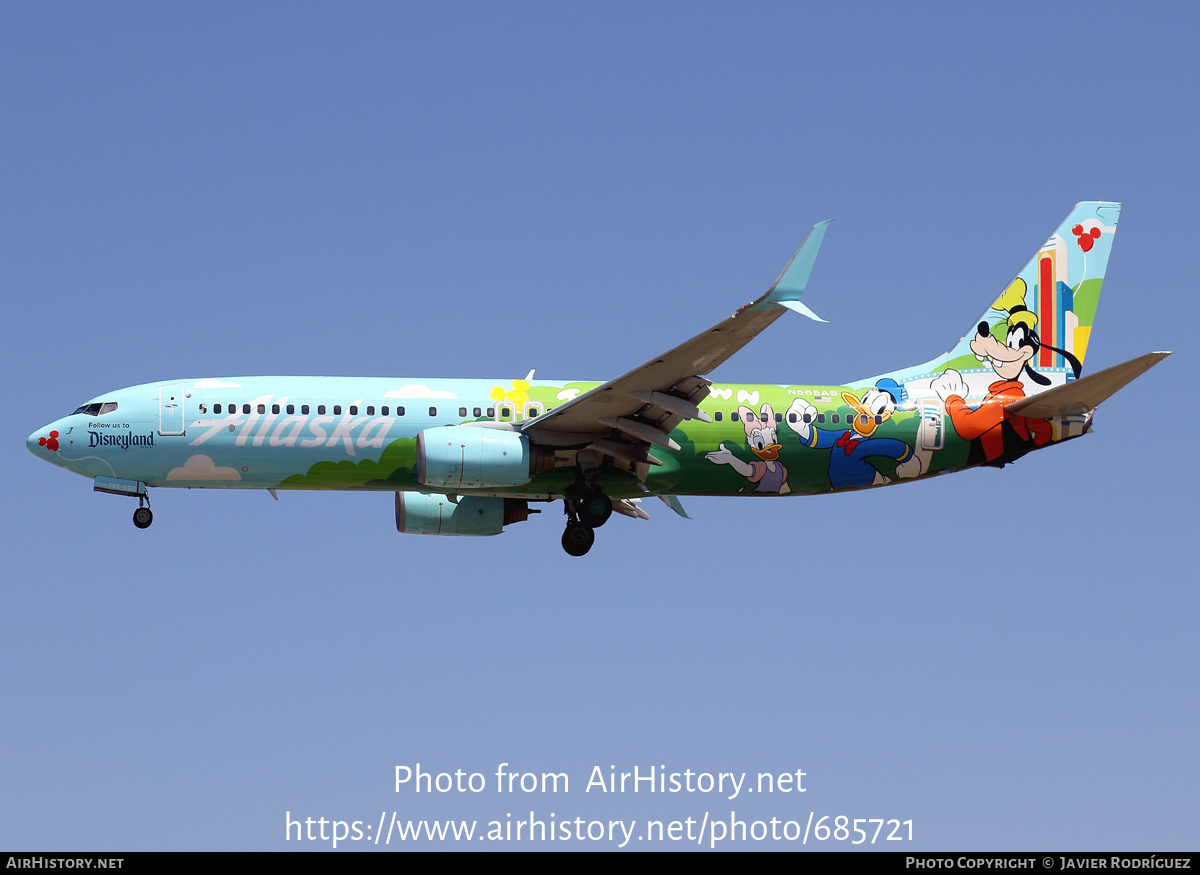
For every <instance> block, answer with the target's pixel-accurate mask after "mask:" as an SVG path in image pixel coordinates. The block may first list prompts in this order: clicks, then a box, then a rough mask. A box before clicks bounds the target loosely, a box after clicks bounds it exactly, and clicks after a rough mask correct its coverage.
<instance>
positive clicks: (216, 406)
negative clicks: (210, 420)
mask: <svg viewBox="0 0 1200 875" xmlns="http://www.w3.org/2000/svg"><path fill="white" fill-rule="evenodd" d="M220 412H221V405H220V404H214V405H213V413H220Z"/></svg>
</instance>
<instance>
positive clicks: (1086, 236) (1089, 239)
mask: <svg viewBox="0 0 1200 875" xmlns="http://www.w3.org/2000/svg"><path fill="white" fill-rule="evenodd" d="M1071 233H1072V234H1074V235H1075V236H1076V238H1078V239H1076V241H1075V242H1076V243H1078V244H1079V248H1080V249H1082V250H1083V251H1084V252H1091V250H1092V246H1093V244H1095V242H1096V241H1097V240H1099V239H1100V229H1099V228H1092V229H1091V230H1090V231H1084V230H1083V225H1076V226H1075V227H1074V228H1072V229H1071Z"/></svg>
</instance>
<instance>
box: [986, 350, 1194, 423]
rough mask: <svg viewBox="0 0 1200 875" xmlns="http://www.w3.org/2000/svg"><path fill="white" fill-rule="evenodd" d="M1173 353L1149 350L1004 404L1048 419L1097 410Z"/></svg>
mask: <svg viewBox="0 0 1200 875" xmlns="http://www.w3.org/2000/svg"><path fill="white" fill-rule="evenodd" d="M1170 354H1171V353H1169V352H1149V353H1146V354H1145V355H1143V356H1139V357H1138V358H1135V359H1131V360H1130V361H1127V362H1125V363H1124V364H1120V365H1113V367H1111V368H1105V369H1104V370H1102V371H1097V372H1096V373H1094V374H1089V375H1088V376H1086V377H1082V378H1080V379H1078V380H1072V381H1071V382H1070V383H1067V384H1066V385H1064V386H1056V387H1055V388H1053V389H1049V390H1047V391H1045V392H1041V393H1039V394H1037V395H1034V396H1033V397H1031V398H1022V399H1021V400H1019V401H1014V402H1013V403H1012V404H1008V405H1006V406H1005V408H1004V409H1005V410H1007V411H1008V412H1009V413H1019V414H1021V416H1034V417H1039V418H1042V419H1048V418H1050V417H1053V416H1072V415H1075V414H1079V413H1087V412H1088V411H1090V410H1095V409H1096V408H1097V407H1099V406H1100V402H1102V401H1104V400H1105V399H1106V398H1108V397H1109V396H1110V395H1112V394H1114V393H1115V392H1116V391H1117V390H1118V389H1121V388H1124V386H1125V385H1126V384H1127V383H1130V382H1132V381H1133V380H1134V379H1136V378H1137V377H1140V376H1141V375H1142V374H1144V373H1146V371H1148V370H1150V369H1151V368H1152V367H1154V366H1155V365H1156V364H1158V363H1159V362H1161V361H1162V360H1163V359H1165V358H1166V357H1167V356H1169V355H1170Z"/></svg>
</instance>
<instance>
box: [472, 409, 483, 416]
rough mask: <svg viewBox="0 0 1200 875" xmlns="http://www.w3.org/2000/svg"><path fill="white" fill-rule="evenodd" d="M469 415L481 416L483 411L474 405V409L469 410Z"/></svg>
mask: <svg viewBox="0 0 1200 875" xmlns="http://www.w3.org/2000/svg"><path fill="white" fill-rule="evenodd" d="M471 415H472V416H483V411H482V410H480V409H479V408H478V407H476V408H475V409H474V410H472V411H471Z"/></svg>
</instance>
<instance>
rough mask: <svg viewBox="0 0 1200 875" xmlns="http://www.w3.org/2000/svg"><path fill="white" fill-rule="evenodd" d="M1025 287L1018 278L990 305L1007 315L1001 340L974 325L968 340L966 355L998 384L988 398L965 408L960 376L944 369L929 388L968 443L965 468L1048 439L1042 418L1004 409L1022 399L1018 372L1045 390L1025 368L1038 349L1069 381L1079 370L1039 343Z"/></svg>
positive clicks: (1047, 425)
mask: <svg viewBox="0 0 1200 875" xmlns="http://www.w3.org/2000/svg"><path fill="white" fill-rule="evenodd" d="M1026 290H1027V286H1026V285H1025V281H1024V280H1023V279H1021V278H1020V277H1017V279H1015V280H1013V282H1012V285H1010V286H1009V287H1008V288H1007V289H1006V290H1005V292H1004V294H1003V295H1001V296H1000V297H999V298H998V299H997V300H996V303H995V304H993V305H992V309H993V310H1000V311H1001V312H1004V313H1007V314H1008V318H1007V319H1006V320H1005V322H1003V323H998V325H1005V326H1006V328H1007V333H1006V336H1005V339H1004V340H1001V339H1000V338H998V337H996V335H995V334H993V333H992V329H991V328H990V327H989V326H988V324H987V323H986V322H980V323H979V327H978V329H976V332H975V337H974V338H972V339H971V352H973V353H975V357H976V358H977V359H979V360H980V361H981V362H983V361H986V362H987V363H988V364H990V365H991V367H992V370H993V371H994V372H995V373H996V376H997V377H999V378H1000V379H999V380H997V381H996V382H994V383H992V384H991V385H990V386H988V393H987V395H986V396H985V397H984V399H983V403H982V404H980V405H979V406H978V407H974V408H972V407H968V406H967V402H966V401H964V400H963V398H964V396H966V394H967V391H968V390H967V384H966V382H965V381H964V380H963V378H962V375H961V374H960V373H959V372H958V371H956V370H954V369H953V368H947V369H946V370H945V371H944V372H943V373H942V375H941V376H940V377H938V378H937V379H935V380H934V381H933V382H932V383H931V384H930V388H932V389H933V391H935V392H937V394H938V397H939V398H941V399H942V401H943V402H944V403H945V405H946V413H947V414H949V416H950V421H951V422H952V423H954V429H955V431H957V432H958V434H959V436H960V437H963V438H965V439H966V440H969V441H971V447H970V450H969V451H968V455H967V461H968V463H969V464H981V463H983V464H993V463H995V464H1003V459H1002V457H1005V456H1008V457H1013V458H1015V456H1017V455H1020V454H1021V453H1022V452H1024V450H1025V449H1028V448H1031V447H1040V446H1042V445H1043V444H1045V443H1046V442H1048V441H1050V440H1051V439H1052V438H1053V428H1052V427H1051V425H1050V423H1049V422H1047V421H1046V420H1044V419H1036V418H1033V417H1025V416H1015V415H1012V414H1010V413H1008V412H1007V411H1005V409H1004V407H1005V405H1006V404H1011V403H1012V402H1013V401H1017V400H1019V399H1021V398H1024V397H1025V387H1024V385H1023V384H1022V383H1021V381H1020V380H1019V379H1018V377H1020V376H1021V371H1022V370H1024V371H1025V373H1026V374H1027V375H1028V376H1029V378H1030V379H1031V380H1033V382H1035V383H1037V384H1038V385H1040V386H1048V385H1049V384H1050V381H1049V380H1048V379H1046V377H1044V376H1043V375H1042V374H1039V373H1038V372H1037V371H1035V370H1034V369H1033V368H1031V367H1030V366H1029V362H1030V360H1031V359H1032V358H1033V357H1034V356H1035V355H1036V354H1037V351H1038V349H1039V348H1041V347H1042V346H1045V347H1046V348H1047V349H1052V350H1054V351H1055V352H1057V353H1058V354H1059V355H1061V356H1063V358H1065V359H1066V360H1067V361H1068V362H1069V363H1070V364H1071V368H1072V370H1074V372H1075V376H1076V377H1078V376H1079V372H1080V370H1081V369H1082V368H1081V365H1080V363H1079V359H1077V358H1075V356H1073V355H1071V353H1069V352H1067V351H1066V350H1063V349H1059V348H1058V347H1054V346H1050V345H1049V344H1043V343H1042V342H1041V341H1040V340H1039V339H1038V335H1037V331H1035V330H1034V328H1035V326H1036V325H1037V322H1038V318H1037V315H1036V314H1034V313H1032V312H1030V311H1029V310H1028V309H1027V308H1026V307H1025V293H1026Z"/></svg>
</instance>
